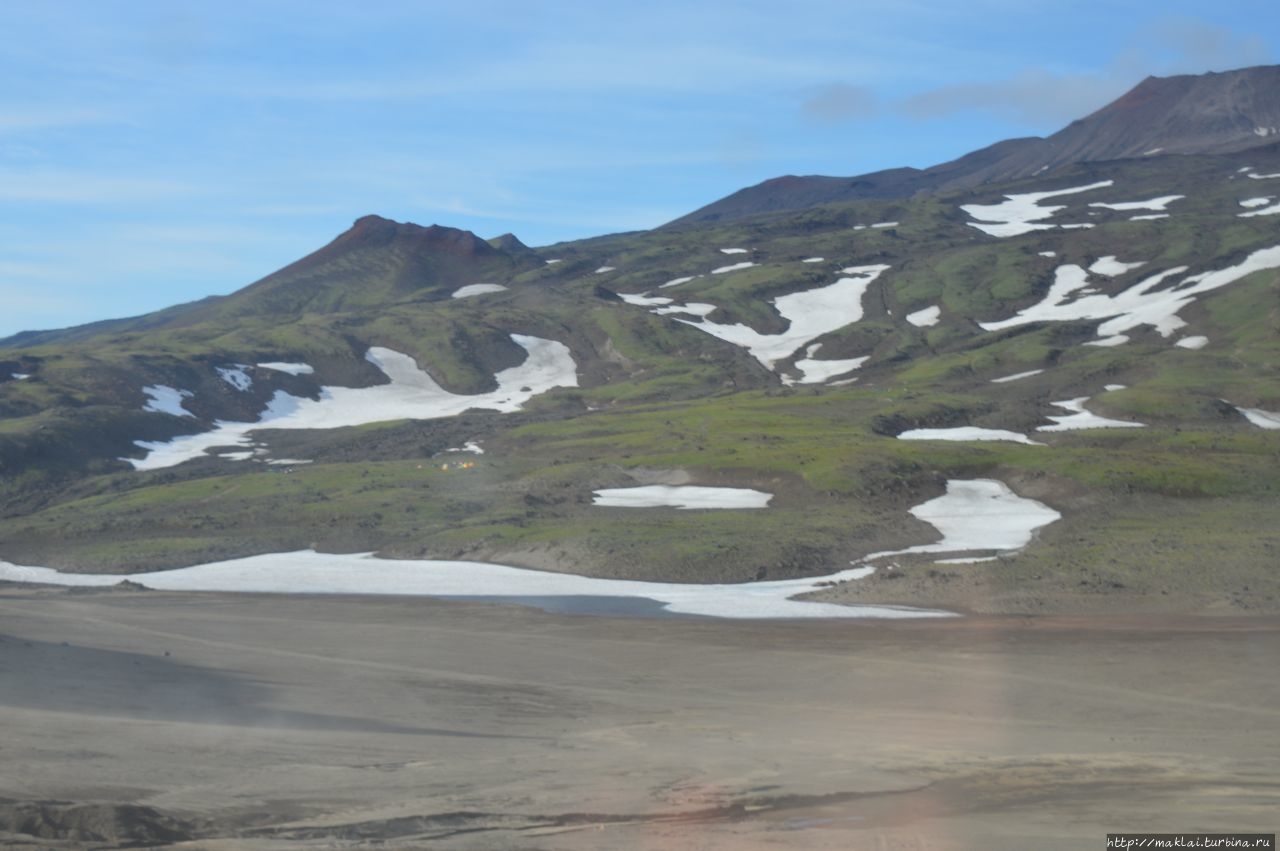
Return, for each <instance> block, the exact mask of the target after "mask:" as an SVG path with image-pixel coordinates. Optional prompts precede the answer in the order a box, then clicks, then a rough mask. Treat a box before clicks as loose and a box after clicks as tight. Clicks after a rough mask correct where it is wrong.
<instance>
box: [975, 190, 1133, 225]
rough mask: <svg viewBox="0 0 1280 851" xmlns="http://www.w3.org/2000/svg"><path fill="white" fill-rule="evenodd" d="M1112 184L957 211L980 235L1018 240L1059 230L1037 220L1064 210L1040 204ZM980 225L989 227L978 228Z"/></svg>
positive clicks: (1026, 194)
mask: <svg viewBox="0 0 1280 851" xmlns="http://www.w3.org/2000/svg"><path fill="white" fill-rule="evenodd" d="M1114 183H1115V181H1113V180H1102V181H1099V182H1097V183H1090V184H1087V185H1085V186H1073V187H1070V188H1067V189H1057V190H1053V191H1049V192H1023V193H1018V194H1013V195H1005V196H1004V197H1005V199H1006V200H1004V201H1001V202H1000V203H998V204H962V205H961V206H960V209H961V210H964V211H965V212H966V213H968V214H969V216H970V217H972V218H973V219H975V220H976V221H973V222H968V224H969V226H970V227H974V228H977V229H978V230H980V231H982V232H983V233H986V234H988V235H990V236H994V237H1000V238H1004V237H1011V236H1019V235H1021V234H1024V233H1030V232H1031V231H1035V230H1052V229H1053V228H1055V227H1062V226H1061V225H1053V224H1044V223H1041V222H1040V220H1041V219H1047V218H1049V217H1050V216H1052V215H1054V214H1055V213H1057V212H1058V211H1060V210H1065V209H1066V207H1065V206H1057V207H1041V206H1040V202H1041V201H1044V200H1047V199H1049V198H1056V197H1059V196H1061V195H1074V194H1076V193H1079V192H1089V191H1091V190H1094V189H1104V188H1106V187H1108V186H1111V185H1113V184H1114ZM981 222H987V223H989V224H980V223H981Z"/></svg>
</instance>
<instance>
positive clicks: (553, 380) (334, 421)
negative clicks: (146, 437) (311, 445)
mask: <svg viewBox="0 0 1280 851" xmlns="http://www.w3.org/2000/svg"><path fill="white" fill-rule="evenodd" d="M511 339H512V341H514V342H515V343H516V344H517V345H518V346H520V347H521V348H523V349H524V350H525V351H526V352H527V353H528V356H527V357H526V358H525V361H524V363H522V364H520V365H519V366H514V367H511V368H509V369H504V370H502V371H501V372H499V373H497V374H496V375H495V376H494V378H495V379H496V381H497V383H498V389H496V390H493V391H491V392H489V393H480V394H478V395H475V396H462V395H458V394H454V393H450V392H448V391H447V390H445V389H444V388H442V387H441V386H440V385H439V384H437V383H436V382H435V379H433V378H432V377H431V376H430V375H428V374H427V373H426V372H423V371H422V370H421V369H420V368H419V367H418V364H417V362H416V361H415V360H414V359H413V358H411V357H409V356H408V355H404V354H400V353H399V352H396V351H392V350H391V349H385V348H381V347H377V346H375V347H373V348H371V349H369V351H368V353H366V355H365V359H366V360H368V361H369V362H370V363H372V364H373V365H374V366H376V367H378V369H380V370H381V371H382V372H383V374H384V375H386V376H387V377H388V378H389V379H391V383H389V384H381V385H377V386H374V387H324V388H322V389H321V393H320V398H319V399H318V400H313V399H307V398H304V397H299V396H292V395H290V394H288V393H286V392H284V391H283V390H278V391H276V394H275V396H273V397H272V399H271V401H270V403H268V405H267V408H266V410H265V411H263V412H262V413H261V414H259V416H258V421H257V422H229V421H225V420H220V421H218V422H217V423H216V424H215V427H214V429H213V430H212V431H208V432H203V433H201V434H192V435H185V436H182V437H176V438H174V439H173V440H170V441H143V440H138V441H134V443H135V444H136V445H137V446H139V447H140V448H142V449H145V450H147V454H146V456H145V457H143V458H141V459H138V458H124V459H121V460H124V461H128V462H129V463H130V464H132V465H133V467H134V469H138V470H155V469H159V468H162V467H171V466H173V465H175V464H181V463H182V462H183V461H187V460H190V459H192V458H199V457H203V456H204V454H205V453H206V451H207V450H209V449H212V448H214V447H217V446H232V447H235V446H239V447H244V446H249V445H250V444H251V443H252V441H251V439H250V438H249V433H250V432H251V431H254V430H255V429H262V428H272V429H316V428H341V427H344V426H357V425H364V424H366V423H375V422H385V421H388V420H399V419H419V420H423V419H438V418H441V417H450V416H454V415H456V414H460V413H462V412H463V411H466V410H468V409H471V408H485V409H489V410H496V411H501V412H504V413H509V412H512V411H518V410H520V408H521V407H522V406H523V405H524V403H525V402H527V401H528V400H529V399H531V398H533V397H534V396H537V395H539V394H541V393H545V392H547V391H548V390H550V389H552V388H553V387H577V386H578V373H577V367H576V365H575V364H574V361H573V356H572V355H571V354H570V352H569V348H568V347H567V346H565V345H564V344H563V343H558V342H555V341H553V340H543V339H540V338H538V337H527V336H524V335H521V334H512V335H511Z"/></svg>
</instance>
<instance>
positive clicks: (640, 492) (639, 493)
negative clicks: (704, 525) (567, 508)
mask: <svg viewBox="0 0 1280 851" xmlns="http://www.w3.org/2000/svg"><path fill="white" fill-rule="evenodd" d="M593 493H594V494H595V498H594V499H593V500H592V501H591V504H592V505H599V506H604V507H610V508H679V509H683V510H690V509H701V508H725V509H734V508H766V507H768V505H769V500H771V499H773V494H771V493H765V492H764V491H758V490H752V489H750V488H712V487H701V486H698V485H641V486H638V487H630V488H602V489H601V490H598V491H594V492H593Z"/></svg>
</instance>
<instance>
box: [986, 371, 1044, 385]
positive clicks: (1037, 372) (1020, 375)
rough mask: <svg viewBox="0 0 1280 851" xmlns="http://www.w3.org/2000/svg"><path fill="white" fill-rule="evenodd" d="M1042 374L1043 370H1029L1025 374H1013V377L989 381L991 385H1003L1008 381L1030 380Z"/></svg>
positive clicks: (1007, 376) (1008, 376) (1006, 376)
mask: <svg viewBox="0 0 1280 851" xmlns="http://www.w3.org/2000/svg"><path fill="white" fill-rule="evenodd" d="M1042 372H1044V370H1043V369H1031V370H1027V371H1026V372H1015V373H1014V374H1013V375H1005V376H1003V377H1001V378H993V379H991V383H992V384H1004V383H1006V382H1008V381H1017V380H1019V379H1021V378H1030V377H1031V376H1033V375H1039V374H1040V373H1042Z"/></svg>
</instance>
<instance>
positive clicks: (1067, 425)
mask: <svg viewBox="0 0 1280 851" xmlns="http://www.w3.org/2000/svg"><path fill="white" fill-rule="evenodd" d="M1088 401H1089V397H1088V396H1079V397H1077V398H1075V399H1067V400H1065V401H1062V402H1054V403H1052V404H1054V405H1056V406H1057V407H1059V408H1065V409H1066V410H1068V411H1071V413H1070V414H1068V415H1065V416H1058V417H1055V416H1050V417H1049V419H1051V420H1053V424H1052V425H1043V426H1040V427H1038V428H1037V429H1036V431H1075V430H1078V429H1086V428H1146V425H1145V424H1144V423H1134V422H1129V421H1127V420H1113V419H1108V418H1107V417H1100V416H1098V415H1097V414H1094V413H1090V412H1089V411H1087V410H1085V407H1084V403H1085V402H1088Z"/></svg>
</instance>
